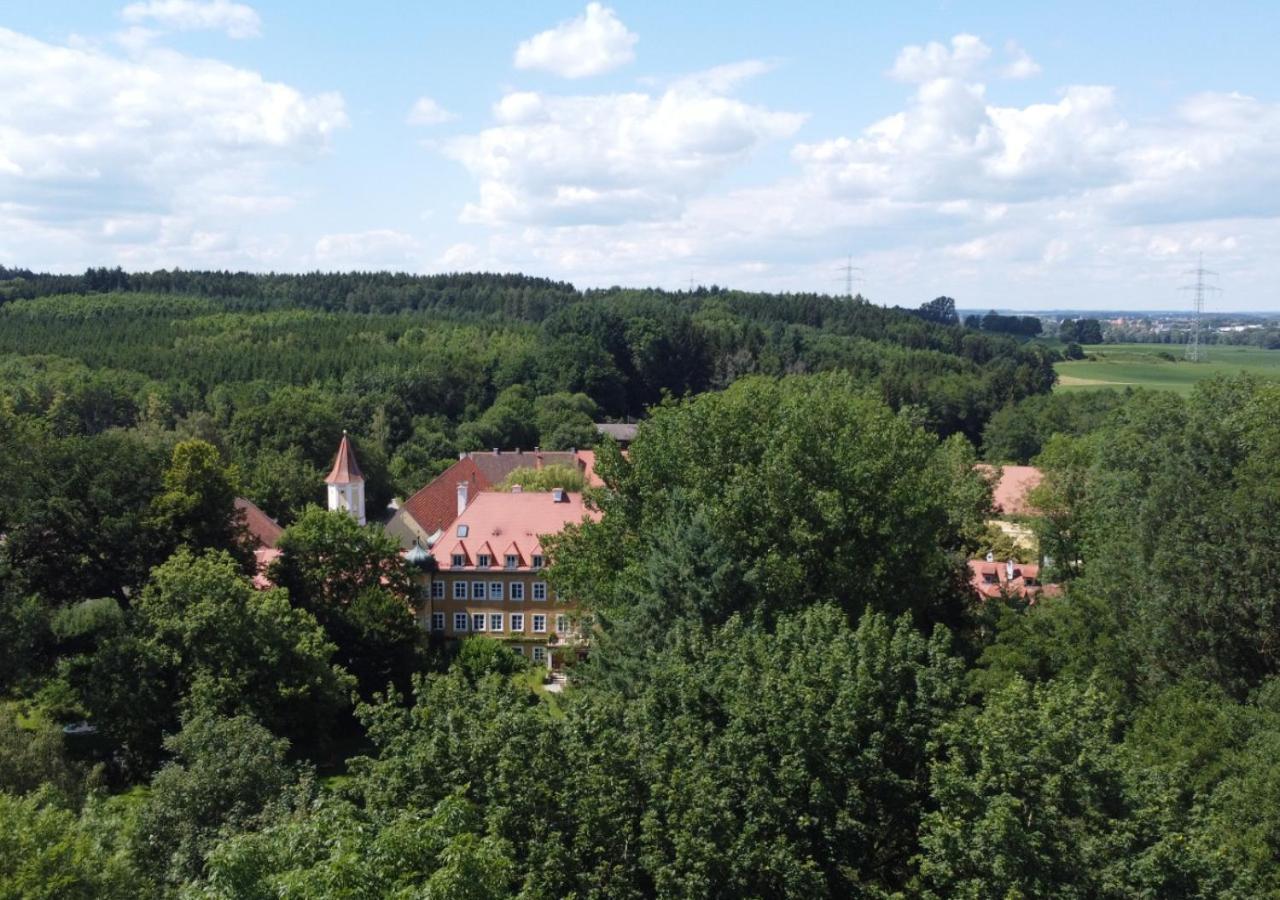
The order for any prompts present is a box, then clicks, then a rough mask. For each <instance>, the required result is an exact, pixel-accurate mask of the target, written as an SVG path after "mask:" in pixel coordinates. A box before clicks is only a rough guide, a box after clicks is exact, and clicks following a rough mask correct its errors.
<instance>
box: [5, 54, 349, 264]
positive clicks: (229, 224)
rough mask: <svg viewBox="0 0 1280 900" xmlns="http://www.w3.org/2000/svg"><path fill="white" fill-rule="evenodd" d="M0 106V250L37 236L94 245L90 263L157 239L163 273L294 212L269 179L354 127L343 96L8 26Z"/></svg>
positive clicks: (211, 64) (210, 64)
mask: <svg viewBox="0 0 1280 900" xmlns="http://www.w3.org/2000/svg"><path fill="white" fill-rule="evenodd" d="M0 95H2V96H4V97H6V98H7V99H6V102H5V103H4V104H0V196H3V197H4V198H5V199H6V200H7V201H8V202H7V204H6V205H5V206H4V208H3V209H0V242H3V243H10V244H16V245H20V246H23V247H25V246H28V245H29V244H30V242H31V240H32V237H31V236H33V235H37V234H40V235H43V238H42V240H44V241H47V242H48V245H49V246H50V247H58V246H66V247H67V248H68V252H74V251H72V250H71V249H70V248H74V247H75V246H82V247H83V248H86V249H82V250H81V251H80V257H81V262H83V261H84V259H85V258H86V257H87V258H88V259H90V260H93V259H96V257H97V253H96V251H95V250H94V248H93V242H94V241H97V240H100V239H102V238H103V237H107V238H111V239H112V240H115V241H117V242H119V241H124V242H128V241H130V240H134V241H137V242H142V243H145V242H151V245H150V246H149V247H148V248H147V249H148V252H149V253H155V254H156V255H158V256H160V258H161V259H163V260H164V262H163V264H173V263H172V262H171V261H169V260H168V259H165V258H164V251H165V249H166V248H168V250H170V251H172V254H173V256H172V257H170V259H172V258H177V257H181V256H182V254H183V253H185V252H186V251H185V250H184V249H183V248H184V247H196V246H197V245H198V246H202V247H205V248H213V250H215V251H217V253H221V252H222V248H224V247H225V246H226V245H225V242H221V241H216V240H212V239H210V238H209V235H210V234H212V233H215V232H221V231H228V230H233V229H234V227H235V224H236V222H235V220H236V219H237V218H238V217H239V216H242V215H245V214H246V213H255V214H262V213H266V212H271V211H278V210H281V209H284V208H286V207H287V206H288V205H289V204H290V203H291V202H292V201H291V199H290V198H288V197H287V196H283V195H282V194H281V191H280V190H279V189H278V188H275V187H273V186H271V184H270V183H269V175H270V173H271V171H272V170H273V169H274V168H275V167H276V166H279V165H282V164H295V163H297V162H299V161H304V160H306V159H308V158H310V157H313V156H315V155H316V154H317V153H319V152H321V151H323V150H324V149H325V147H326V146H327V145H328V141H329V137H330V135H331V134H332V133H333V132H334V131H335V130H337V129H339V128H341V127H343V126H344V125H345V124H346V113H345V111H344V107H343V101H342V98H341V97H340V96H339V95H337V94H318V95H310V96H308V95H304V94H302V93H301V92H299V91H298V90H296V89H294V88H292V87H290V86H288V85H285V84H280V83H278V82H270V81H267V80H265V79H264V78H263V77H262V76H261V75H259V74H258V73H256V72H253V71H250V70H246V69H241V68H237V67H234V66H230V65H227V64H225V63H220V62H216V61H212V60H204V59H194V58H191V57H188V56H184V55H182V54H179V53H175V52H173V51H170V50H164V49H144V50H143V51H142V52H139V53H138V54H136V55H134V56H131V57H130V58H127V59H126V58H121V57H118V56H115V55H112V54H111V53H108V52H106V51H104V50H101V49H97V48H94V47H92V46H81V47H70V46H59V45H56V44H49V43H45V42H42V41H39V40H36V39H34V38H30V37H26V36H24V35H21V34H18V33H16V32H13V31H9V30H5V29H0ZM145 234H150V235H151V237H147V238H145V239H144V238H143V237H142V236H143V235H145ZM85 242H87V243H85ZM184 242H185V243H184ZM139 249H141V248H139ZM113 252H115V253H116V254H117V258H118V259H120V260H121V261H122V262H123V261H125V260H128V259H133V258H135V257H133V256H130V255H129V252H130V251H129V250H127V249H121V248H116V250H115V251H113ZM139 258H143V259H152V258H153V257H152V256H142V257H139ZM220 258H221V257H220V256H218V255H216V253H214V254H212V255H211V256H210V260H218V259H220Z"/></svg>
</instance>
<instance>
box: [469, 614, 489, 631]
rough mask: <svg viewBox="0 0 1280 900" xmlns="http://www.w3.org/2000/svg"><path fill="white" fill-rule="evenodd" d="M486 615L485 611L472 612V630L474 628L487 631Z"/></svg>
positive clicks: (474, 629)
mask: <svg viewBox="0 0 1280 900" xmlns="http://www.w3.org/2000/svg"><path fill="white" fill-rule="evenodd" d="M485 615H486V614H485V613H472V614H471V630H472V631H485V630H487V629H486V628H485V625H486V624H487V623H486V622H485V618H484V617H485Z"/></svg>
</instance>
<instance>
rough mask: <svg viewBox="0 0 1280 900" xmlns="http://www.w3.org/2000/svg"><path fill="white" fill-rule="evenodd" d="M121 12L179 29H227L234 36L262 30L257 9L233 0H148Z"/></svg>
mask: <svg viewBox="0 0 1280 900" xmlns="http://www.w3.org/2000/svg"><path fill="white" fill-rule="evenodd" d="M120 15H121V17H122V18H123V19H124V20H125V21H126V22H130V23H134V24H137V23H141V22H153V23H155V24H156V25H157V26H159V27H162V28H169V29H174V30H176V31H202V30H209V31H224V32H226V34H227V36H228V37H232V38H251V37H258V35H260V34H261V33H262V19H261V18H260V17H259V16H258V13H257V12H256V11H255V10H254V8H253V7H251V6H246V5H245V4H243V3H232V2H231V0H145V2H140V3H130V4H129V5H128V6H126V7H125V8H124V9H122V10H121V11H120Z"/></svg>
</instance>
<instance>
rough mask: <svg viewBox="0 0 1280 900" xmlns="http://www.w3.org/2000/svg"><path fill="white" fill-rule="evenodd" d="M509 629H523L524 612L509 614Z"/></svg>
mask: <svg viewBox="0 0 1280 900" xmlns="http://www.w3.org/2000/svg"><path fill="white" fill-rule="evenodd" d="M511 630H512V631H524V613H512V614H511Z"/></svg>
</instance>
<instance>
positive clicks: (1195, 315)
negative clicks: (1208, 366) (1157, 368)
mask: <svg viewBox="0 0 1280 900" xmlns="http://www.w3.org/2000/svg"><path fill="white" fill-rule="evenodd" d="M1186 274H1187V275H1194V276H1196V281H1195V284H1189V285H1186V286H1185V287H1183V288H1182V290H1184V291H1191V292H1192V304H1193V306H1192V314H1191V334H1190V335H1189V336H1188V337H1187V351H1186V356H1187V359H1188V360H1190V361H1191V362H1203V361H1204V360H1205V359H1206V358H1207V354H1206V352H1205V348H1204V347H1202V346H1201V344H1200V316H1201V315H1203V314H1204V295H1205V294H1206V293H1210V292H1213V291H1220V290H1221V288H1219V287H1218V286H1217V285H1212V284H1206V283H1205V280H1204V277H1205V276H1206V275H1209V276H1216V275H1217V274H1218V273H1217V272H1212V271H1210V270H1209V269H1206V268H1205V267H1204V255H1203V254H1201V256H1200V260H1199V262H1197V263H1196V267H1195V268H1194V269H1191V270H1190V271H1188V272H1187V273H1186Z"/></svg>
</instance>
